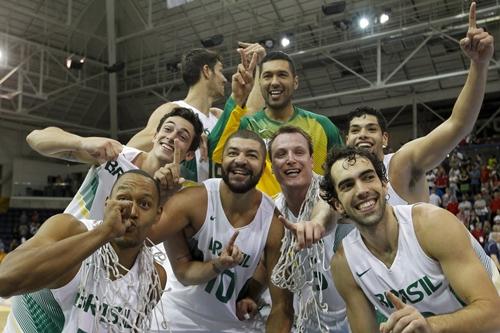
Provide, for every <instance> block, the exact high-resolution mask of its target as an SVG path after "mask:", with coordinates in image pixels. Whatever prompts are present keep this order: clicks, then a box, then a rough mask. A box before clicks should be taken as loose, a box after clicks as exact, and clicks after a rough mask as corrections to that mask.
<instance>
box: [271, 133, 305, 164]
mask: <svg viewBox="0 0 500 333" xmlns="http://www.w3.org/2000/svg"><path fill="white" fill-rule="evenodd" d="M294 133H297V134H300V135H302V136H303V137H304V139H306V141H307V146H308V148H309V155H310V156H312V154H313V143H312V139H311V136H310V135H309V134H307V132H306V131H304V130H303V129H302V128H300V127H297V126H291V125H284V126H280V127H278V130H277V131H276V132H274V133H273V135H271V139H270V141H269V143H268V144H267V152H268V154H269V160H270V161H271V162H272V161H273V157H272V154H271V148H272V146H273V143H274V140H275V139H276V137H277V136H278V135H281V134H294Z"/></svg>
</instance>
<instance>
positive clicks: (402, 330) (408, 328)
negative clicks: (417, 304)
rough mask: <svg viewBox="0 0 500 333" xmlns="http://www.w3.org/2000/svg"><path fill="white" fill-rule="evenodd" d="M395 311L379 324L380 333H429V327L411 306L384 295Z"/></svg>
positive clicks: (392, 296)
mask: <svg viewBox="0 0 500 333" xmlns="http://www.w3.org/2000/svg"><path fill="white" fill-rule="evenodd" d="M386 296H387V299H388V300H389V301H390V302H391V303H392V304H394V306H395V307H396V311H395V312H393V313H392V314H391V315H390V316H389V319H388V320H387V321H386V322H385V323H382V324H380V333H431V332H432V330H431V327H430V326H429V323H428V322H427V320H426V319H425V318H424V316H422V314H421V313H420V312H419V311H418V310H417V309H416V308H414V307H413V306H411V305H407V304H405V303H403V302H402V301H401V300H400V299H399V298H397V297H396V296H395V295H394V294H393V293H391V292H387V293H386Z"/></svg>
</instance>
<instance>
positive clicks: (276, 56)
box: [259, 51, 296, 76]
mask: <svg viewBox="0 0 500 333" xmlns="http://www.w3.org/2000/svg"><path fill="white" fill-rule="evenodd" d="M273 60H285V61H288V65H289V67H290V71H291V72H292V75H293V76H295V75H296V69H295V63H294V62H293V60H292V58H291V57H290V56H289V55H288V54H286V53H285V52H282V51H272V52H269V53H268V54H266V56H265V57H264V58H263V59H262V60H261V62H260V64H259V69H260V73H261V74H262V65H263V64H264V63H266V62H268V61H273Z"/></svg>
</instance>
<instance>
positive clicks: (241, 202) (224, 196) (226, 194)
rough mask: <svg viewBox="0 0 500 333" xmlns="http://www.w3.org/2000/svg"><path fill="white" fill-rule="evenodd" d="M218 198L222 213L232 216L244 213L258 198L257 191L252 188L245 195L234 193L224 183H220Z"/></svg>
mask: <svg viewBox="0 0 500 333" xmlns="http://www.w3.org/2000/svg"><path fill="white" fill-rule="evenodd" d="M220 197H221V202H222V207H223V208H224V211H226V212H231V213H233V214H238V213H245V212H247V211H248V207H251V206H252V203H253V202H254V201H255V200H256V199H257V198H258V197H259V191H257V190H256V189H255V188H253V189H251V190H250V191H248V192H246V193H234V192H233V191H231V189H229V187H228V186H227V184H226V183H225V182H224V181H221V182H220Z"/></svg>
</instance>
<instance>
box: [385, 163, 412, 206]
mask: <svg viewBox="0 0 500 333" xmlns="http://www.w3.org/2000/svg"><path fill="white" fill-rule="evenodd" d="M393 156H394V154H387V155H384V166H385V171H386V174H387V180H388V181H389V182H388V183H387V194H389V200H388V201H387V202H388V203H389V204H391V205H392V206H396V205H407V204H408V202H407V201H406V200H404V199H403V198H401V197H400V196H399V194H397V193H396V191H395V190H394V188H392V185H391V180H390V179H389V165H390V164H391V159H392V157H393Z"/></svg>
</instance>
